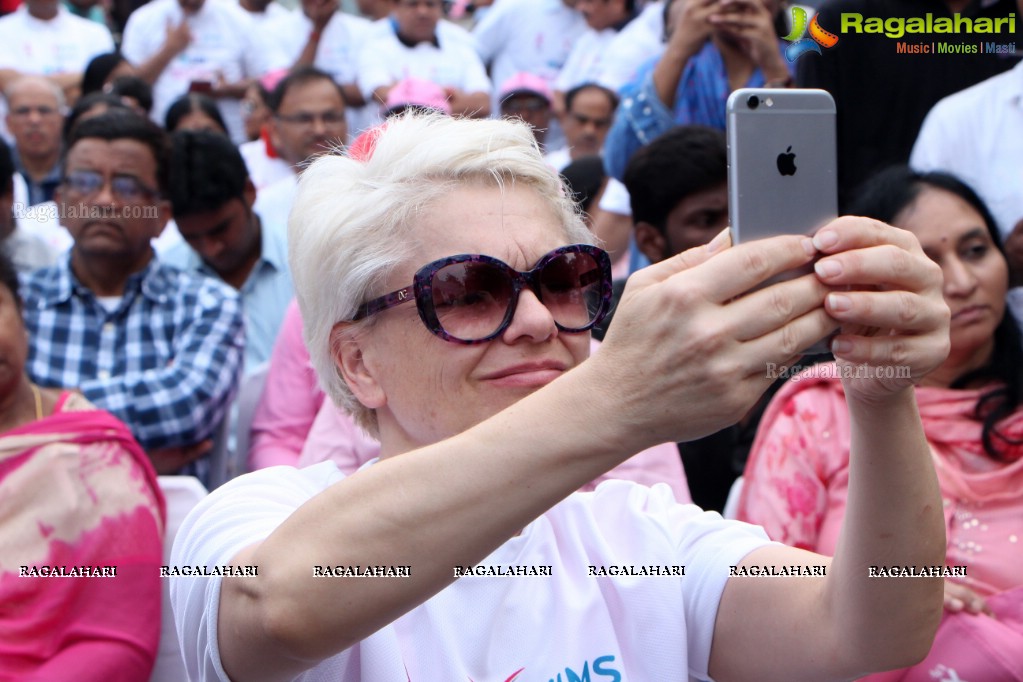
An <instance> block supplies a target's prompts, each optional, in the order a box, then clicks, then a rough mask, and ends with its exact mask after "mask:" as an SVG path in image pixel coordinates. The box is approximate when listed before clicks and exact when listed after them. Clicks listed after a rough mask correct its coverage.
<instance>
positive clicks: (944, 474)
mask: <svg viewBox="0 0 1023 682" xmlns="http://www.w3.org/2000/svg"><path fill="white" fill-rule="evenodd" d="M854 212H855V213H857V214H859V215H866V216H869V217H872V218H876V219H878V220H883V221H886V222H889V223H891V224H892V225H895V226H897V227H902V228H904V229H907V230H909V231H911V232H913V233H914V234H915V235H916V236H917V238H919V240H920V243H921V245H922V246H923V248H924V252H925V253H926V254H927V255H929V256H930V257H931V258H932V259H933V260H935V261H936V262H937V263H938V264H939V265H941V267H942V271H943V274H944V279H945V283H944V295H945V302H946V303H947V304H948V306H949V308H950V309H951V312H952V323H951V330H950V335H951V338H950V340H951V352H950V354H949V357H948V359H947V360H946V362H945V363H944V364H943V365H942V366H940V367H939V368H938V369H937V370H935V371H934V372H932V373H931V374H929V375H927V376H926V377H925V379H924V381H923V382H921V383H920V384H919V385H918V386H917V389H916V400H917V404H918V407H919V410H920V417H921V419H922V421H923V425H924V432H925V434H926V437H927V440H928V442H929V444H930V446H931V452H932V454H933V460H934V465H935V468H936V469H937V473H938V481H939V484H940V487H941V493H942V499H943V504H944V515H945V527H946V536H947V550H946V558H945V563H946V566H947V567H949V568H950V569H952V567H965V569H964V572H965V575H955V576H951V577H946V580H945V615H944V618H943V620H942V623H941V627H940V628H939V630H938V634H937V637H936V639H935V642H934V645H933V646H932V648H931V652H930V654H929V655H928V657H927V658H926V659H925V660H924V661H923V662H922V663H920V664H918V665H916V666H914V667H912V668H909V669H905V670H901V671H896V672H892V673H885V674H883V675H876V676H872V677H870V678H868V679H870V680H872V681H874V682H880V681H881V680H884V681H885V682H894V681H895V680H901V681H903V682H923V681H925V680H926V681H927V682H934V681H935V680H956V681H962V682H987V681H989V680H990V681H993V680H999V681H1001V682H1012V681H1016V682H1019V681H1021V680H1023V571H1021V570H1020V566H1023V349H1021V341H1020V331H1019V327H1018V326H1017V324H1016V322H1015V320H1014V319H1013V316H1012V315H1011V314H1010V313H1008V312H1007V311H1006V304H1005V295H1006V292H1007V290H1008V282H1009V275H1008V266H1007V264H1006V260H1005V256H1004V254H1003V252H1002V247H1001V244H1000V242H999V238H998V232H997V230H996V227H995V223H994V220H993V219H992V217H991V215H990V213H989V212H988V211H987V209H986V208H985V206H984V204H983V203H982V202H981V200H980V199H979V198H978V197H977V195H976V194H974V193H973V191H972V190H970V189H969V188H968V187H966V186H965V185H964V184H963V183H961V182H960V181H958V180H957V179H955V178H954V177H952V176H949V175H946V174H943V173H927V174H919V173H915V172H913V171H911V170H910V169H908V168H894V169H891V170H889V171H885V172H884V173H882V174H881V175H879V176H877V177H876V178H875V179H874V180H873V181H872V182H871V183H868V185H867V187H866V188H865V189H864V191H863V193H862V195H861V197H860V200H859V205H858V206H857V207H856V208H855V209H854ZM891 369H892V371H893V372H894V371H897V370H898V368H897V367H892V368H891ZM849 447H850V433H849V423H848V418H847V412H846V407H845V396H844V394H843V392H842V384H841V381H840V380H839V377H838V369H837V367H836V366H835V365H833V364H832V365H818V366H816V367H814V368H811V369H809V370H807V371H806V372H804V373H803V374H802V375H799V376H797V377H794V378H793V380H792V381H790V382H789V383H788V384H787V385H786V386H785V387H784V388H782V390H781V391H779V392H778V394H777V395H776V396H775V398H774V400H773V401H772V403H771V405H770V406H769V407H768V410H767V412H766V413H765V415H764V419H763V421H762V422H761V424H760V430H759V432H758V434H757V439H756V441H755V443H754V445H753V449H752V451H751V452H750V458H749V461H748V462H747V465H746V472H745V485H744V487H743V490H742V495H741V497H740V501H739V507H738V516H739V518H740V519H742V520H744V521H749V522H752V523H757V524H761V525H763V526H764V528H765V529H766V530H767V533H768V535H769V536H770V537H771V539H773V540H778V541H780V542H784V543H785V544H788V545H794V546H796V547H802V548H805V549H810V550H813V551H817V552H821V553H822V554H831V555H833V554H834V553H835V552H836V551H837V550H838V546H837V545H838V542H837V540H838V536H839V529H840V527H841V525H842V523H843V517H844V512H845V508H846V497H847V493H848V481H849V479H848V469H849ZM876 563H877V564H879V565H878V566H877V567H876V568H877V572H878V573H879V574H880V575H889V576H890V575H893V574H894V575H905V574H906V571H904V570H903V569H902V567H894V569H895V570H892V569H893V567H891V566H885V565H884V564H885V558H884V557H878V558H877V562H876ZM868 568H869V567H865V570H868ZM882 569H884V570H882ZM942 571H943V573H944V569H942ZM949 572H950V573H955V572H958V569H953V570H950V571H949ZM879 579H905V580H912V579H913V578H911V577H904V578H893V577H887V578H879Z"/></svg>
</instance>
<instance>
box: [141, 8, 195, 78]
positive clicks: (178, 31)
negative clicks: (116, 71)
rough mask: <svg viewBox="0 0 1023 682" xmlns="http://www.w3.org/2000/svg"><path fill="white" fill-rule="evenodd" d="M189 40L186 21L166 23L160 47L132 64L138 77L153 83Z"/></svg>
mask: <svg viewBox="0 0 1023 682" xmlns="http://www.w3.org/2000/svg"><path fill="white" fill-rule="evenodd" d="M190 42H192V32H191V31H190V30H189V28H188V22H187V21H184V20H182V21H181V23H180V24H177V25H174V24H171V23H168V24H167V29H166V37H165V39H164V41H163V45H161V46H160V49H159V50H157V51H156V52H155V53H154V54H153V56H151V57H150V58H149V59H146V60H145V61H144V62H142V63H141V64H135V65H134V66H135V69H136V70H137V72H138V76H139V78H141V79H142V80H144V81H145V82H147V83H149V84H150V85H152V84H153V83H155V82H156V81H157V79H158V78H159V77H160V74H162V73H163V72H164V69H166V68H167V65H168V64H170V63H171V61H172V60H173V59H174V58H175V57H177V56H178V55H179V54H181V53H182V52H183V51H184V50H185V48H187V47H188V44H189V43H190Z"/></svg>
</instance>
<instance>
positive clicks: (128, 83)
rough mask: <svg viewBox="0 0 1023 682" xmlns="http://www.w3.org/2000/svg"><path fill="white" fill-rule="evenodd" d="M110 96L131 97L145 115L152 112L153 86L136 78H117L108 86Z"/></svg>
mask: <svg viewBox="0 0 1023 682" xmlns="http://www.w3.org/2000/svg"><path fill="white" fill-rule="evenodd" d="M110 94H111V95H117V96H118V97H131V98H132V99H133V100H135V101H136V102H138V103H139V106H140V107H142V110H143V111H145V112H146V113H147V114H148V113H149V112H150V111H152V110H153V86H152V85H150V84H149V83H147V82H145V81H144V80H142V79H141V78H139V77H138V76H118V77H117V78H115V79H114V82H113V83H111V84H110Z"/></svg>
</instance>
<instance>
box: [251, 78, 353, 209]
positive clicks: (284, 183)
mask: <svg viewBox="0 0 1023 682" xmlns="http://www.w3.org/2000/svg"><path fill="white" fill-rule="evenodd" d="M270 110H271V111H272V112H273V116H272V117H271V119H270V141H271V142H272V143H273V148H274V150H276V153H277V154H278V155H279V156H280V157H281V159H283V160H284V161H285V162H286V163H287V164H288V165H289V166H290V167H291V173H290V174H289V175H288V176H286V177H284V178H282V179H280V180H278V181H277V182H275V183H273V184H270V185H268V186H267V187H266V189H265V190H264V191H261V192H260V194H259V196H258V197H257V198H256V212H257V213H258V214H259V215H260V216H262V217H263V219H264V220H266V221H269V222H273V223H277V224H287V222H288V213H289V212H290V211H291V202H292V201H293V200H294V196H295V187H296V185H297V183H298V173H300V172H301V171H302V169H303V168H304V167H305V166H306V165H308V163H309V162H310V161H311V160H312V159H313V157H315V156H316V155H318V154H323V153H325V152H329V151H331V150H332V149H335V148H337V147H338V146H340V145H341V144H343V143H344V141H345V140H346V139H347V137H348V125H347V123H346V120H345V99H344V95H343V94H342V91H341V88H340V86H339V85H338V84H337V82H335V81H334V79H333V78H331V77H330V74H328V73H326V72H324V71H320V70H319V69H316V68H314V67H302V68H299V69H296V70H295V71H292V72H291V73H289V74H288V75H287V76H285V77H284V78H283V79H281V81H280V82H279V83H277V86H276V87H275V88H274V91H273V93H272V95H271V97H270Z"/></svg>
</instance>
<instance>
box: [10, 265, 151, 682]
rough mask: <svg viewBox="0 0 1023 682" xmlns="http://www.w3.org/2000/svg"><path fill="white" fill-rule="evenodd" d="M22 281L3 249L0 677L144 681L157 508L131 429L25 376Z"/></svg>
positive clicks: (72, 396)
mask: <svg viewBox="0 0 1023 682" xmlns="http://www.w3.org/2000/svg"><path fill="white" fill-rule="evenodd" d="M17 284H18V280H17V276H16V274H15V271H14V268H13V267H12V265H11V263H10V260H9V259H8V258H7V256H6V255H4V254H3V253H2V252H0V680H4V681H7V680H18V681H19V682H20V681H22V680H38V681H40V682H41V681H44V680H46V681H50V680H96V681H99V680H103V681H109V680H115V681H122V680H123V681H125V682H127V681H135V680H139V681H143V680H147V679H148V678H149V675H150V673H151V670H152V667H153V662H154V660H155V657H156V650H157V644H158V641H159V637H160V578H159V566H160V563H161V557H162V540H161V537H162V533H163V526H164V505H163V498H162V496H161V494H160V491H159V487H158V486H157V483H156V476H155V473H154V472H153V469H152V467H151V466H150V464H149V461H148V459H147V457H146V455H145V453H143V452H142V451H141V449H140V448H139V445H138V444H137V443H136V442H135V439H134V438H133V437H132V435H131V432H130V431H128V429H127V427H125V426H124V424H122V423H121V422H119V421H118V420H117V419H115V418H114V417H113V416H111V415H110V414H108V413H106V412H103V411H100V410H97V409H96V408H94V407H93V406H92V405H91V404H90V403H89V402H88V401H86V400H85V399H84V398H83V397H82V396H80V395H79V394H77V393H72V392H69V391H58V390H53V389H41V388H39V387H37V386H35V385H34V384H32V383H31V381H30V380H29V378H28V377H27V375H26V374H25V373H24V363H25V357H26V353H27V348H28V343H29V340H28V338H27V335H26V332H25V327H24V326H23V324H22V320H21V301H20V299H19V297H18V293H17Z"/></svg>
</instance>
